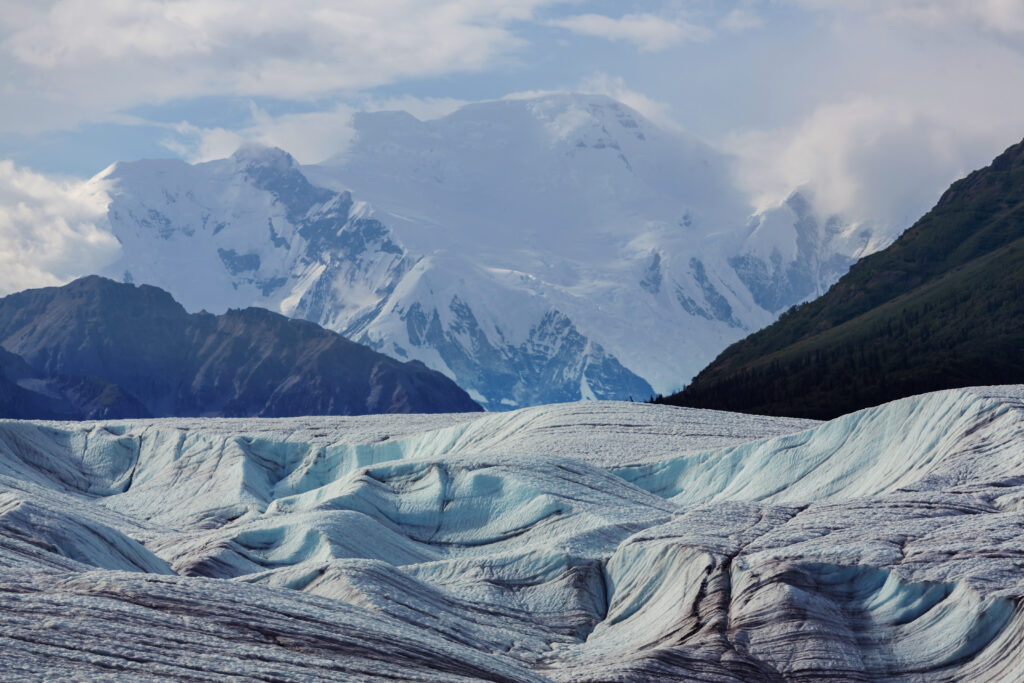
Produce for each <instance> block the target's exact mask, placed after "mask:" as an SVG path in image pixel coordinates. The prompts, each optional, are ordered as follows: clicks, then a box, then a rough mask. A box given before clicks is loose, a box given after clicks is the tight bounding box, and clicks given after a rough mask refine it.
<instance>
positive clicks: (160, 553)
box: [0, 386, 1024, 682]
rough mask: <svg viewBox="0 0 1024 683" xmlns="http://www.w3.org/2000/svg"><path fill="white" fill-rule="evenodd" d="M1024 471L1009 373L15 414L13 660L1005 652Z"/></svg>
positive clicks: (85, 675)
mask: <svg viewBox="0 0 1024 683" xmlns="http://www.w3.org/2000/svg"><path fill="white" fill-rule="evenodd" d="M537 453H542V454H544V455H540V456H538V455H535V454H537ZM1022 482H1024V387H1019V386H1018V387H985V388H978V389H961V390H952V391H945V392H940V393H936V394H928V395H923V396H915V397H912V398H907V399H903V400H900V401H897V402H894V403H890V404H886V405H882V406H878V407H875V408H870V409H867V410H863V411H860V412H858V413H853V414H850V415H846V416H843V417H840V418H838V419H835V420H832V421H830V422H826V423H815V422H811V421H807V420H794V419H789V418H767V417H759V416H752V415H738V414H734V413H725V412H719V411H706V410H692V409H680V408H672V407H668V406H649V405H642V404H630V403H613V402H591V403H576V404H564V405H556V406H540V407H533V408H526V409H523V410H518V411H513V412H507V413H499V414H493V413H492V414H483V413H472V414H454V415H452V414H449V415H390V416H380V415H377V416H366V417H358V418H352V417H349V418H337V417H319V418H317V417H314V418H288V419H259V420H245V419H227V420H226V419H207V420H196V419H191V420H183V419H166V420H141V421H139V420H136V421H114V422H74V423H54V422H46V423H33V422H10V421H0V568H2V569H3V571H0V610H2V614H3V619H0V648H2V650H0V651H2V652H3V662H4V677H5V679H14V680H23V679H24V680H93V679H97V678H110V677H120V678H125V679H131V680H162V679H173V680H181V679H185V680H204V681H207V680H217V681H220V680H225V681H227V680H238V679H240V678H241V679H246V680H249V679H254V680H313V679H315V680H349V679H357V680H394V679H395V678H396V677H397V678H401V679H402V680H412V681H437V680H443V681H457V680H458V681H471V680H473V681H479V680H488V681H524V682H525V681H597V680H601V681H608V680H615V681H652V680H701V681H780V682H781V681H793V682H798V681H799V682H806V681H824V680H849V681H1019V680H1021V677H1022V675H1024V648H1022V647H1021V642H1022V639H1024V570H1022V567H1024V549H1022V546H1021V543H1020V537H1021V533H1022V531H1024V514H1022V510H1024V484H1022Z"/></svg>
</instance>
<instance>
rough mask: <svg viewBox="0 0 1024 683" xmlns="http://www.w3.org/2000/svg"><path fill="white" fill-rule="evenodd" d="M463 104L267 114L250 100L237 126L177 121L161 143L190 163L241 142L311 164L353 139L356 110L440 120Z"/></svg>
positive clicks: (401, 100) (392, 102)
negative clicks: (243, 122) (242, 123)
mask: <svg viewBox="0 0 1024 683" xmlns="http://www.w3.org/2000/svg"><path fill="white" fill-rule="evenodd" d="M464 104H467V102H466V101H464V100H458V99H454V98H447V97H430V98H419V97H411V96H405V97H392V98H387V99H374V98H362V99H361V100H360V101H359V105H358V107H356V106H351V105H348V104H338V105H335V106H334V107H332V108H331V109H327V110H324V111H313V112H304V113H298V114H283V115H280V116H271V115H270V114H268V113H267V112H266V111H264V110H262V109H260V108H259V107H257V106H256V105H255V104H250V112H251V120H250V122H249V124H248V125H246V126H243V127H241V128H240V129H238V130H227V129H225V128H201V127H199V126H195V125H193V124H191V123H189V122H187V121H186V122H182V123H179V124H176V125H174V126H170V127H169V128H170V129H171V130H172V131H173V132H174V136H172V137H168V138H167V139H165V140H164V141H163V145H164V146H165V147H166V148H167V149H169V150H170V151H172V152H174V153H175V154H177V155H179V156H181V157H182V158H184V159H186V160H187V161H189V162H191V163H196V162H201V161H211V160H213V159H223V158H224V157H227V156H230V155H231V154H233V153H234V152H235V150H236V149H238V148H239V147H240V146H241V145H242V144H244V143H246V142H256V143H259V144H261V145H267V146H269V147H280V148H281V149H283V150H285V151H287V152H288V153H289V154H291V155H292V156H293V157H295V159H296V160H297V161H298V162H299V163H300V164H316V163H319V162H321V161H324V160H326V159H328V158H330V157H332V156H335V155H337V154H340V153H341V152H343V151H344V150H345V149H346V148H347V147H348V145H349V143H350V142H351V141H352V137H353V135H355V129H354V128H353V125H352V117H353V115H354V114H355V113H356V112H357V111H392V110H401V111H407V112H409V113H410V114H412V115H413V116H415V117H416V118H418V119H420V120H423V121H425V120H429V119H435V118H440V117H442V116H445V115H447V114H450V113H451V112H453V111H455V110H456V109H458V108H459V107H461V106H463V105H464Z"/></svg>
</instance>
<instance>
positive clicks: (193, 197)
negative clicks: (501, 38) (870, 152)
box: [88, 93, 895, 411]
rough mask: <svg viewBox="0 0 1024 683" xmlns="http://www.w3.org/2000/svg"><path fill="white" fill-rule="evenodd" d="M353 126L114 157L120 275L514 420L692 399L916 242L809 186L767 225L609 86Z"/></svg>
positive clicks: (374, 118)
mask: <svg viewBox="0 0 1024 683" xmlns="http://www.w3.org/2000/svg"><path fill="white" fill-rule="evenodd" d="M353 126H354V129H355V138H354V140H353V142H352V144H351V145H350V146H349V147H348V148H347V149H346V150H345V151H344V152H343V153H341V154H339V155H337V156H335V157H332V158H330V159H328V160H327V161H325V162H323V163H320V164H316V165H307V166H302V165H300V164H298V163H297V162H296V161H295V160H294V159H293V158H292V157H291V156H289V155H288V154H287V153H286V152H284V151H282V150H277V149H270V148H264V147H259V146H255V145H246V146H244V147H242V148H241V149H239V150H238V151H237V152H236V153H235V154H234V155H232V156H231V157H229V158H227V159H219V160H215V161H209V162H206V163H201V164H188V163H185V162H184V161H182V160H174V159H164V160H142V161H132V162H118V163H116V164H114V165H112V166H110V167H109V168H107V169H106V170H104V171H103V172H101V173H99V174H98V175H97V176H96V177H94V178H93V179H92V180H90V181H89V183H88V191H89V192H90V193H92V194H93V195H95V198H96V201H97V202H98V203H101V204H102V205H104V206H107V207H108V208H107V215H106V217H105V219H104V226H105V227H106V228H107V229H109V231H110V232H111V233H112V234H113V235H114V236H115V237H116V238H117V240H118V242H119V243H120V245H121V250H120V255H119V257H118V258H117V259H116V260H115V261H114V262H112V263H111V264H109V265H108V266H107V267H105V268H104V269H102V273H101V274H102V275H105V276H107V277H111V278H114V279H118V280H124V281H128V282H138V283H146V284H152V285H156V286H158V287H161V288H162V289H165V290H167V291H169V292H170V293H171V294H172V295H173V296H174V297H175V298H176V299H177V300H178V301H180V302H182V304H183V305H184V306H185V307H186V308H187V309H188V310H189V311H198V310H200V309H206V310H209V311H211V312H215V313H219V312H223V311H224V310H226V309H228V308H244V307H247V306H253V305H256V306H263V307H266V308H269V309H272V310H275V311H277V312H280V313H283V314H285V315H289V316H294V317H299V318H304V319H307V320H311V321H313V322H316V323H318V324H320V325H322V326H324V327H327V328H329V329H331V330H334V331H336V332H339V333H341V334H344V335H345V336H348V337H350V338H352V339H353V340H354V341H357V342H360V343H363V344H367V345H369V346H371V347H372V348H374V349H375V350H377V351H381V352H383V353H386V354H388V355H391V356H393V357H396V358H400V359H403V360H419V361H421V362H423V363H425V364H426V365H427V366H428V367H430V368H432V369H434V370H438V371H440V372H443V373H445V374H446V375H447V376H448V377H450V378H451V379H453V380H455V381H456V382H457V383H458V384H459V385H460V386H461V387H462V388H463V389H465V390H466V391H467V392H469V393H470V395H471V396H473V398H474V400H476V401H477V402H478V403H480V404H481V405H483V406H484V407H485V408H487V409H488V410H492V411H493V410H509V409H514V408H520V407H525V406H529V405H536V404H544V403H553V402H565V401H576V400H581V399H628V398H630V397H632V398H634V399H637V400H646V399H647V398H648V397H649V396H651V395H652V394H654V393H667V392H670V391H673V390H676V389H678V388H679V385H680V383H681V382H685V381H687V380H688V379H689V378H690V377H692V376H693V375H695V374H696V373H697V371H699V370H700V369H701V368H703V367H704V366H705V365H706V364H707V363H708V362H709V361H711V360H712V359H713V358H714V356H715V355H717V354H718V353H719V352H720V351H721V350H722V349H724V348H725V347H726V346H728V345H729V344H730V343H732V342H735V341H737V340H739V339H741V338H742V337H744V336H746V335H747V334H749V333H750V332H752V331H754V330H757V329H760V328H761V327H764V326H765V325H767V324H769V323H770V322H772V321H773V320H774V319H775V318H776V317H777V316H778V315H779V314H780V313H781V312H782V311H783V310H785V309H786V308H787V307H789V306H791V305H793V304H796V303H799V302H801V301H804V300H807V299H810V298H813V297H815V296H818V295H820V294H822V293H824V291H825V290H826V289H827V288H828V286H829V285H831V284H832V283H833V282H834V281H835V280H836V279H838V277H839V276H840V275H842V274H843V273H844V272H845V271H846V269H847V268H848V266H849V265H850V264H851V263H853V262H854V261H855V260H856V259H858V258H860V257H861V256H863V255H865V254H868V253H871V252H872V251H875V250H877V249H879V248H881V247H882V246H885V245H886V244H887V243H888V241H889V240H891V239H892V237H894V236H895V231H894V230H892V229H890V228H887V227H885V226H872V225H864V224H858V223H849V222H847V221H844V220H843V219H842V218H841V217H838V216H828V215H819V213H818V212H816V210H815V208H814V206H815V202H814V198H813V195H812V194H811V193H810V192H808V191H807V189H806V188H795V190H794V192H793V194H792V195H791V196H790V197H789V198H788V199H787V200H786V201H784V202H782V203H781V204H780V205H778V206H776V207H770V208H768V209H766V210H763V211H755V209H754V208H753V207H751V206H750V204H749V201H748V199H747V197H746V196H745V195H744V194H743V193H742V192H740V191H739V190H738V189H737V186H736V181H735V179H734V161H733V159H732V158H731V157H729V156H728V155H726V154H724V153H722V152H719V151H717V150H715V149H714V148H712V147H710V146H708V145H707V144H705V143H703V142H701V141H700V140H698V139H696V138H694V137H692V136H689V135H686V134H685V133H681V132H678V131H674V130H668V129H664V128H661V127H659V126H657V125H655V124H654V123H652V122H651V121H649V120H647V119H645V118H644V117H643V116H642V115H641V114H640V113H638V112H636V111H635V110H633V109H631V108H629V107H627V106H626V105H624V104H622V103H620V102H617V101H616V100H613V99H611V98H608V97H605V96H597V95H581V94H572V93H554V94H547V95H543V96H537V97H531V98H522V99H505V100H497V101H491V102H482V103H477V104H472V105H467V106H465V107H463V108H461V109H459V110H458V111H456V112H454V113H452V114H450V115H448V116H446V117H443V118H440V119H436V120H431V121H420V120H418V119H416V118H414V117H413V116H411V115H409V114H406V113H403V112H374V113H364V114H360V115H358V116H357V117H356V118H355V120H354V122H353ZM184 273H187V274H188V277H183V274H184Z"/></svg>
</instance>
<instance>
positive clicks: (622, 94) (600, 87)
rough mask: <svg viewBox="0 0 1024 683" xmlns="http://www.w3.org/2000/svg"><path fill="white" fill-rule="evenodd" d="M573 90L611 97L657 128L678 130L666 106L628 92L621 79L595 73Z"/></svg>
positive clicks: (644, 96)
mask: <svg viewBox="0 0 1024 683" xmlns="http://www.w3.org/2000/svg"><path fill="white" fill-rule="evenodd" d="M575 90H576V91H577V92H582V93H591V94H594V95H607V96H608V97H613V98H615V99H617V100H618V101H619V102H622V103H623V104H625V105H627V106H630V107H632V108H633V109H636V110H637V111H638V112H640V113H641V114H643V115H644V116H645V117H647V118H648V119H650V120H651V121H652V122H654V123H656V124H658V125H659V126H662V127H664V128H669V129H672V130H679V129H680V127H679V124H678V123H676V122H675V120H674V119H673V118H672V116H671V115H670V114H669V106H668V105H667V104H665V103H664V102H659V101H657V100H654V99H652V98H650V97H648V96H647V95H644V94H643V93H640V92H637V91H635V90H630V89H629V87H628V86H627V85H626V81H625V80H624V79H623V78H621V77H616V76H609V75H608V74H605V73H601V72H597V73H595V74H593V75H592V76H590V77H589V78H586V79H584V80H583V82H581V83H580V84H579V85H578V86H577V87H576V88H575Z"/></svg>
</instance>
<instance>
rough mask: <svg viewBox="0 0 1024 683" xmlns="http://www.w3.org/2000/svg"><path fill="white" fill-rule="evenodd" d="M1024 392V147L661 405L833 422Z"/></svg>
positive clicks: (959, 187)
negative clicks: (934, 400)
mask: <svg viewBox="0 0 1024 683" xmlns="http://www.w3.org/2000/svg"><path fill="white" fill-rule="evenodd" d="M1020 382H1024V142H1022V143H1020V144H1017V145H1014V146H1013V147H1010V148H1009V149H1007V150H1006V151H1005V152H1004V153H1003V154H1002V155H1000V156H999V157H998V158H996V160H995V161H993V162H992V164H991V165H990V166H988V167H986V168H984V169H982V170H980V171H975V172H974V173H972V174H970V175H969V176H967V177H966V178H964V179H962V180H960V181H958V182H956V183H954V184H953V185H952V186H951V187H950V188H949V189H948V190H947V191H946V193H945V194H943V195H942V198H941V199H940V200H939V202H938V204H937V205H936V206H935V208H934V209H932V210H931V211H930V212H929V213H928V214H926V215H925V216H924V217H923V218H921V220H919V221H918V222H917V223H916V224H915V225H914V226H913V227H911V228H910V229H909V230H907V232H906V233H904V234H903V235H902V236H901V237H900V238H899V239H898V240H896V242H895V243H894V244H892V245H891V246H890V247H888V248H887V249H885V250H884V251H881V252H879V253H876V254H873V255H871V256H868V257H866V258H864V259H863V260H861V261H859V262H858V263H857V264H856V265H855V266H853V267H852V268H851V269H850V272H849V273H848V274H847V275H845V276H844V277H842V278H841V279H840V280H839V281H838V282H837V283H836V284H835V285H834V286H833V287H832V288H831V289H830V290H829V291H828V293H827V294H825V295H824V296H822V297H821V298H819V299H817V300H815V301H813V302H810V303H807V304H804V305H802V306H799V307H796V308H795V309H793V310H791V311H789V312H787V313H786V314H784V315H783V316H782V317H781V318H780V319H779V321H778V322H776V323H775V324H773V325H771V326H769V327H768V328H766V329H764V330H761V331H760V332H757V333H755V334H753V335H751V336H749V337H748V338H746V339H744V340H743V341H741V342H738V343H736V344H734V345H732V346H730V347H729V348H728V349H726V350H725V352H723V353H722V354H721V355H720V356H719V357H718V358H717V359H715V361H714V362H713V363H711V365H709V366H708V367H707V368H705V369H704V370H703V371H702V372H701V373H700V374H699V375H697V377H696V378H695V379H694V381H693V383H692V384H690V385H689V386H688V387H686V388H685V389H684V390H683V391H682V392H680V393H678V394H675V395H672V396H669V397H668V398H666V399H665V402H666V403H670V404H674V405H683V406H692V407H701V408H717V409H721V410H731V411H741V412H750V413H761V414H768V415H788V416H799V417H811V418H831V417H835V416H837V415H841V414H844V413H848V412H851V411H853V410H857V409H859V408H863V407H866V406H872V405H876V404H880V403H884V402H886V401H890V400H893V399H896V398H900V397H903V396H910V395H913V394H919V393H923V392H927V391H933V390H938V389H949V388H957V387H966V386H971V385H984V384H1013V383H1020Z"/></svg>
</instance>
